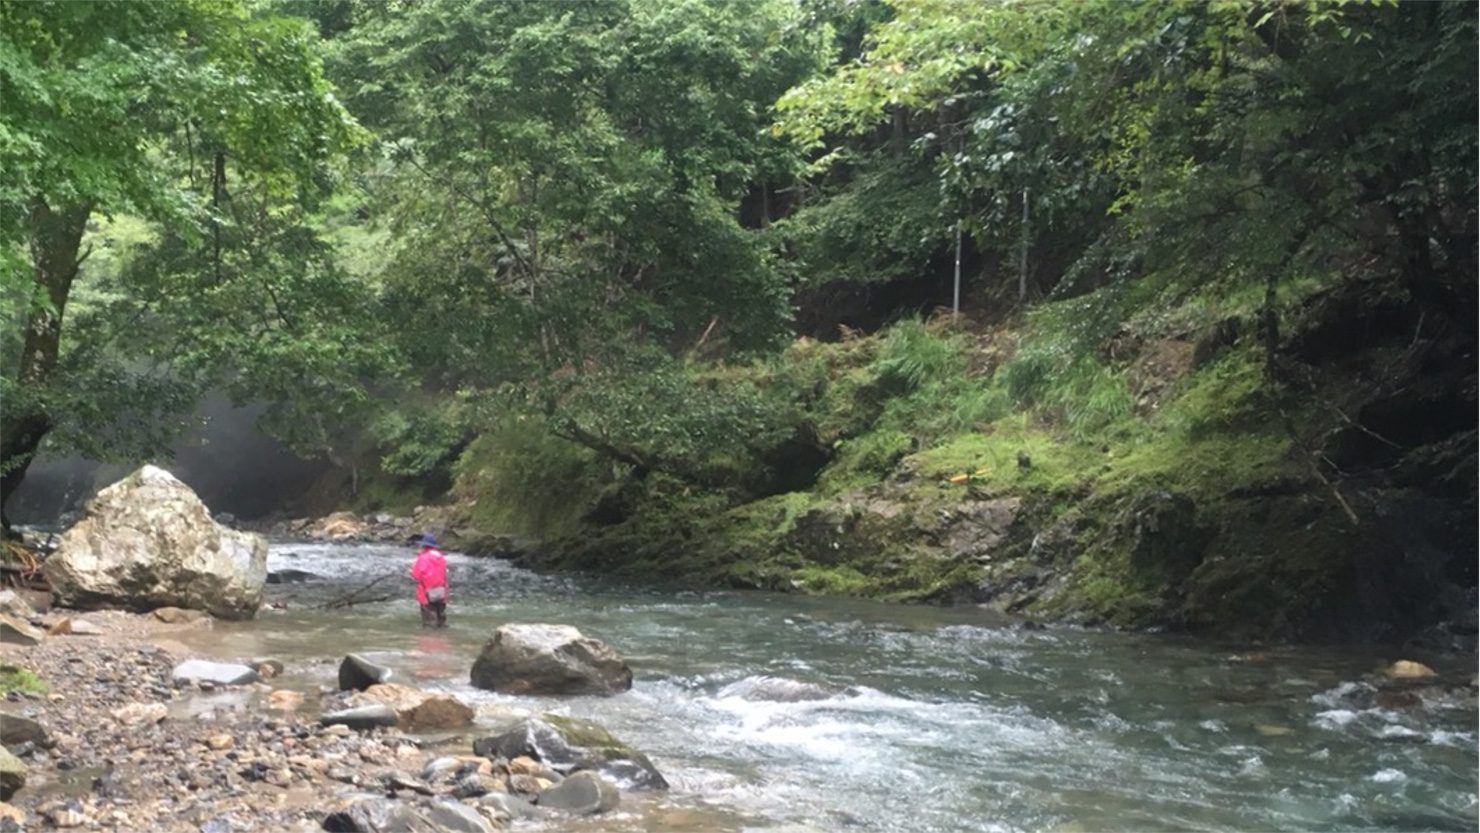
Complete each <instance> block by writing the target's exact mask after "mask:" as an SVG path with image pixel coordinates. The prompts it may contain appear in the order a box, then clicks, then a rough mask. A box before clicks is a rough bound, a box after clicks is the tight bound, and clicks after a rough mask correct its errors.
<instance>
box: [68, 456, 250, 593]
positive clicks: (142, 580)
mask: <svg viewBox="0 0 1480 833" xmlns="http://www.w3.org/2000/svg"><path fill="white" fill-rule="evenodd" d="M42 569H43V571H44V572H45V575H46V579H47V581H48V582H49V583H50V584H51V587H52V591H53V592H54V593H55V594H56V597H57V600H58V601H59V602H60V603H62V604H65V605H68V606H70V607H79V608H95V607H123V608H128V609H132V610H151V609H153V608H156V607H161V606H164V605H174V606H178V607H184V608H191V609H196V610H206V611H209V612H210V613H211V614H212V615H215V616H218V617H221V618H223V619H250V618H252V617H253V616H255V615H256V613H257V608H258V606H259V605H260V604H261V603H262V585H263V582H264V581H265V580H266V578H267V544H266V542H265V541H263V539H262V538H261V537H260V536H257V535H252V534H250V533H245V532H237V531H235V530H231V529H227V528H225V527H222V526H220V525H218V524H217V523H216V522H215V521H214V520H212V519H211V513H210V510H208V509H207V508H206V505H205V504H204V503H202V502H201V500H200V498H198V497H196V495H195V492H193V491H191V490H190V487H189V486H186V485H185V484H184V483H181V482H180V481H179V480H178V479H177V478H176V477H175V476H174V475H172V474H170V473H169V472H167V471H165V470H164V469H161V468H156V467H154V466H144V467H143V468H141V469H139V470H138V471H136V472H134V473H133V474H131V475H129V476H128V477H125V478H124V479H122V480H120V481H118V482H117V483H114V484H113V485H112V486H109V487H108V488H106V489H104V490H102V491H101V492H99V493H98V495H97V497H95V498H93V499H92V501H91V502H90V503H89V504H88V506H87V513H86V514H85V515H84V516H83V518H82V520H80V521H78V522H77V524H76V525H75V526H73V527H72V528H71V529H69V530H67V531H66V532H65V533H63V534H62V537H61V541H60V543H59V544H58V545H57V550H56V552H54V553H52V554H51V556H50V557H49V558H47V559H46V563H45V565H44V566H43V568H42Z"/></svg>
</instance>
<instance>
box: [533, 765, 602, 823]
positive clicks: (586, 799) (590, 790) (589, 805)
mask: <svg viewBox="0 0 1480 833" xmlns="http://www.w3.org/2000/svg"><path fill="white" fill-rule="evenodd" d="M620 800H621V796H620V794H619V793H618V792H617V788H616V787H614V786H612V785H611V784H609V783H607V782H606V781H605V780H604V779H603V778H602V777H601V776H600V775H597V774H596V773H594V772H591V771H589V770H586V771H582V772H577V773H574V774H573V775H571V776H570V777H569V778H567V779H565V780H564V781H561V782H560V783H559V784H556V785H555V786H553V787H550V788H549V789H547V790H545V791H543V792H541V793H540V797H539V805H540V806H541V807H545V808H547V809H551V810H564V811H565V812H567V813H574V814H576V815H581V816H585V815H590V814H592V813H605V812H607V811H609V810H613V809H615V808H616V806H617V803H618V802H619V801H620Z"/></svg>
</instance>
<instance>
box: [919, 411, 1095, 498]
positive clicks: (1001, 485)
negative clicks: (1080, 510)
mask: <svg viewBox="0 0 1480 833" xmlns="http://www.w3.org/2000/svg"><path fill="white" fill-rule="evenodd" d="M1019 454H1026V455H1027V463H1028V465H1027V466H1026V467H1024V466H1022V465H1020V464H1019V462H1018V461H1019ZM905 465H906V466H907V467H908V468H910V469H911V470H912V471H913V472H914V473H915V474H917V475H918V476H920V477H923V478H926V479H929V480H933V481H943V480H949V478H951V477H955V476H958V475H962V474H965V475H968V476H969V477H970V480H969V481H968V482H969V483H970V484H972V485H977V486H986V487H988V488H992V489H1004V490H1005V489H1027V490H1035V491H1044V492H1050V493H1057V492H1072V491H1076V490H1079V489H1081V488H1083V487H1084V485H1085V484H1087V483H1088V482H1090V481H1091V480H1092V479H1093V478H1094V477H1095V476H1096V474H1097V473H1098V472H1099V470H1100V469H1101V468H1102V465H1103V463H1102V455H1100V454H1098V453H1097V452H1096V451H1095V450H1094V449H1092V448H1090V447H1088V446H1086V445H1085V444H1083V443H1078V442H1073V441H1063V440H1059V439H1056V438H1055V437H1053V436H1052V435H1051V434H1049V433H1047V432H1045V431H1042V430H1039V429H1035V428H1033V427H1031V425H1030V423H1029V419H1028V417H1027V416H1026V415H1018V416H1014V417H1008V418H1006V419H1001V420H998V421H996V422H994V423H992V424H991V425H990V426H989V427H988V428H987V429H986V430H984V431H980V432H975V433H971V434H961V435H957V436H954V437H950V438H949V439H947V440H945V441H944V442H942V443H940V444H939V445H936V446H934V447H932V448H929V449H926V450H925V451H922V452H920V453H918V454H914V455H911V456H910V457H908V458H907V459H906V460H905ZM962 488H963V489H964V484H963V486H962Z"/></svg>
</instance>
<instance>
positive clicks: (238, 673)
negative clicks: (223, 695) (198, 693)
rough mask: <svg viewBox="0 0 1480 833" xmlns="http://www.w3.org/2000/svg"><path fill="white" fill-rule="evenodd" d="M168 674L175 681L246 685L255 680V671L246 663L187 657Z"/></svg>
mask: <svg viewBox="0 0 1480 833" xmlns="http://www.w3.org/2000/svg"><path fill="white" fill-rule="evenodd" d="M170 676H171V678H172V679H174V681H175V682H176V683H183V682H191V683H201V682H205V683H211V684H212V685H247V684H248V683H255V682H257V671H256V669H254V668H251V667H249V666H246V665H238V664H236V663H229V662H211V661H209V660H203V659H188V660H185V661H184V662H182V663H180V664H179V665H177V666H175V670H174V671H172V672H171V673H170Z"/></svg>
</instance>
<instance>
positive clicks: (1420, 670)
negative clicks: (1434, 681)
mask: <svg viewBox="0 0 1480 833" xmlns="http://www.w3.org/2000/svg"><path fill="white" fill-rule="evenodd" d="M1383 674H1385V675H1386V676H1387V677H1388V678H1390V679H1394V680H1421V679H1423V678H1425V677H1436V676H1438V673H1437V672H1435V671H1434V669H1432V668H1430V667H1428V666H1427V665H1424V664H1423V663H1421V662H1414V661H1412V660H1407V659H1400V660H1398V661H1397V662H1395V663H1393V664H1392V665H1389V666H1388V667H1387V670H1385V671H1384V672H1383Z"/></svg>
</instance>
